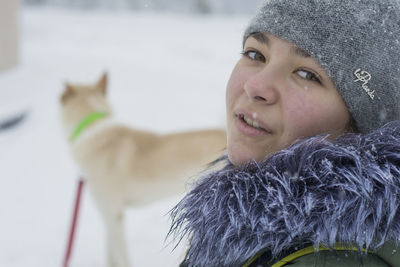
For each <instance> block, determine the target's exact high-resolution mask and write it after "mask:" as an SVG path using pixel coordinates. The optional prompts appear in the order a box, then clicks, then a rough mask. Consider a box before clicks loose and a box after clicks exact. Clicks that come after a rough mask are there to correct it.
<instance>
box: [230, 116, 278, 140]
mask: <svg viewBox="0 0 400 267" xmlns="http://www.w3.org/2000/svg"><path fill="white" fill-rule="evenodd" d="M235 117H236V126H237V128H238V129H239V131H240V132H242V133H243V134H245V135H247V136H250V137H257V136H261V135H266V134H272V132H271V130H270V129H269V128H268V126H267V125H265V123H263V122H261V121H260V120H257V119H256V118H255V116H254V115H253V116H250V115H249V114H247V113H244V112H237V113H235Z"/></svg>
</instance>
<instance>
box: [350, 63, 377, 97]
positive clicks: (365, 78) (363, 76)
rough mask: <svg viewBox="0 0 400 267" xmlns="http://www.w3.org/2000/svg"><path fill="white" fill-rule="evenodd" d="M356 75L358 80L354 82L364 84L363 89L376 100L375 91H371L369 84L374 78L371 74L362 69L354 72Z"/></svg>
mask: <svg viewBox="0 0 400 267" xmlns="http://www.w3.org/2000/svg"><path fill="white" fill-rule="evenodd" d="M354 75H355V76H356V77H357V80H354V82H358V81H360V82H362V83H363V84H362V88H363V89H364V90H365V92H367V94H368V95H369V97H370V98H371V99H372V100H374V98H375V90H371V89H370V88H369V86H368V82H369V81H370V80H371V78H372V76H371V74H370V73H369V72H367V71H364V70H363V71H362V70H361V69H357V70H356V71H355V72H354Z"/></svg>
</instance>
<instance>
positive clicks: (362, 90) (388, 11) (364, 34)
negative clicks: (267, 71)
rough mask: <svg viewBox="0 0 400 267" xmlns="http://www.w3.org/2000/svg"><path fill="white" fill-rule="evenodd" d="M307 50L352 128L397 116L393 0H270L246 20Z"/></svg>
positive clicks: (399, 42) (398, 32)
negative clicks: (326, 77)
mask: <svg viewBox="0 0 400 267" xmlns="http://www.w3.org/2000/svg"><path fill="white" fill-rule="evenodd" d="M255 32H265V33H271V34H273V35H276V36H278V37H280V38H282V39H286V40H288V41H290V42H292V43H294V44H295V45H297V46H298V47H300V48H302V49H304V50H305V51H307V52H308V53H309V54H310V55H311V56H312V57H313V58H315V59H316V60H317V61H318V62H319V63H320V64H321V66H322V67H323V68H324V69H325V70H326V72H327V73H328V75H329V76H330V77H331V78H332V80H333V81H334V83H335V85H336V87H337V88H338V90H339V92H340V94H341V95H342V97H343V99H344V101H345V103H346V105H347V107H348V109H349V111H350V113H351V114H352V116H353V118H354V120H355V122H356V124H357V128H358V130H359V131H360V132H362V133H368V132H370V131H372V130H374V129H376V128H378V127H380V126H382V125H384V124H385V123H387V122H389V121H393V120H399V119H400V1H399V0H270V1H265V2H264V3H263V4H262V6H261V7H260V10H259V12H258V13H257V15H256V16H255V17H254V18H253V20H252V21H251V22H250V24H249V26H248V27H247V29H246V31H245V34H244V39H243V40H244V41H245V40H246V39H247V37H248V36H249V35H250V34H251V33H255Z"/></svg>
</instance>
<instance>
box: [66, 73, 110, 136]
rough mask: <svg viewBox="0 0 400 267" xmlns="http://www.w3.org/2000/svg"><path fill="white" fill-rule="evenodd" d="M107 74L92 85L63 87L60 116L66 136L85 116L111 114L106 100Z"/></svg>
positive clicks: (68, 85)
mask: <svg viewBox="0 0 400 267" xmlns="http://www.w3.org/2000/svg"><path fill="white" fill-rule="evenodd" d="M106 91H107V73H104V74H103V76H102V77H101V78H100V80H99V81H97V82H96V83H94V84H86V85H81V84H80V85H77V84H69V83H67V84H66V85H65V89H64V92H63V93H62V95H61V97H60V102H61V116H62V121H63V124H64V128H65V130H66V131H67V134H70V133H71V131H73V129H74V128H75V127H76V126H77V124H78V123H79V122H80V121H81V120H82V119H84V118H85V117H86V116H88V115H90V114H91V113H93V112H103V113H106V114H111V108H110V105H109V104H108V101H107V98H106Z"/></svg>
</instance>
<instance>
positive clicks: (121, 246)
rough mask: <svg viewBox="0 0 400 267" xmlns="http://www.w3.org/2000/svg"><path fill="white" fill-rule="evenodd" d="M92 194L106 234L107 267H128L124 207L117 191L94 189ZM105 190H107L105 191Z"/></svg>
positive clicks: (110, 188)
mask: <svg viewBox="0 0 400 267" xmlns="http://www.w3.org/2000/svg"><path fill="white" fill-rule="evenodd" d="M95 185H97V184H96V183H92V187H91V189H92V192H93V195H94V196H95V199H96V202H97V204H98V206H99V209H100V211H101V214H102V216H103V219H104V222H105V227H106V232H107V257H108V267H129V266H130V264H129V257H128V251H127V246H126V241H125V225H124V210H123V209H124V205H123V201H122V199H121V197H120V195H121V194H118V193H116V192H118V191H117V190H113V189H114V188H113V187H112V186H108V187H107V186H106V187H100V186H99V187H96V186H95ZM106 189H107V190H106Z"/></svg>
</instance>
